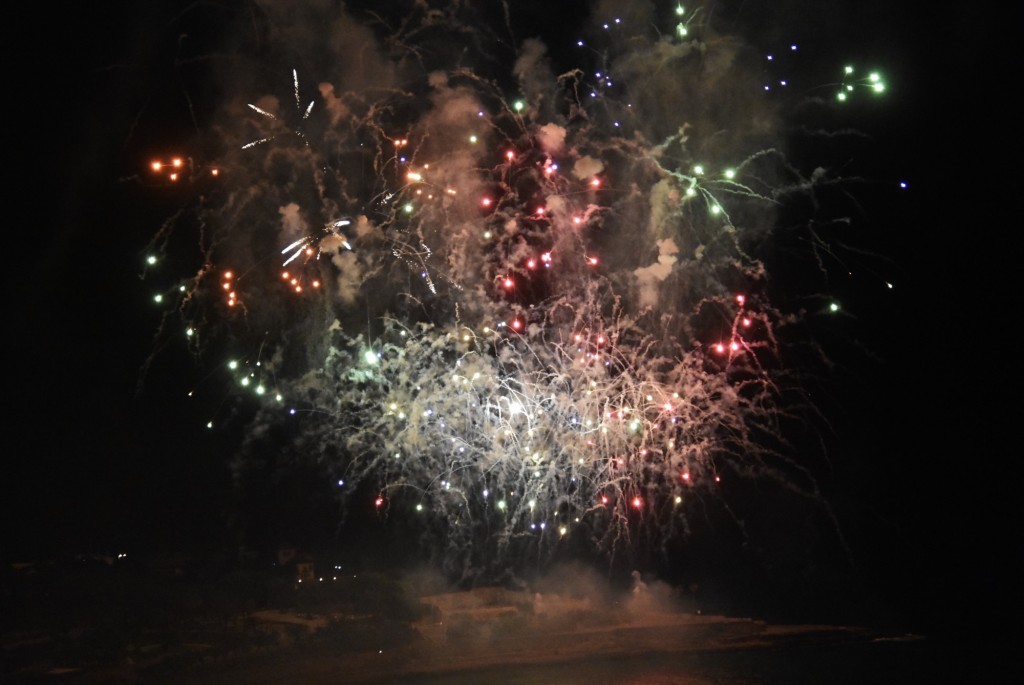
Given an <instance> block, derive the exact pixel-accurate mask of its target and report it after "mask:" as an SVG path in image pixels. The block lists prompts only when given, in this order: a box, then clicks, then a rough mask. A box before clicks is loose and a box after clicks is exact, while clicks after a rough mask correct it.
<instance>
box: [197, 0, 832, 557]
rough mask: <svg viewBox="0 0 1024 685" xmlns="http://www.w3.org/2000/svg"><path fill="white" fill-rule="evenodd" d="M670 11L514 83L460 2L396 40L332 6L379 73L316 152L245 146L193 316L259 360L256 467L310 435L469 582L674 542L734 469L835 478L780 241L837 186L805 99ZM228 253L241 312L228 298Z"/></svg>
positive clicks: (806, 488)
mask: <svg viewBox="0 0 1024 685" xmlns="http://www.w3.org/2000/svg"><path fill="white" fill-rule="evenodd" d="M669 10H670V11H668V12H667V13H666V17H665V21H666V22H668V23H667V29H668V30H666V31H651V30H650V28H649V26H648V25H647V24H646V23H644V22H639V23H638V22H636V21H632V20H627V19H624V18H618V17H610V18H608V20H607V22H605V23H603V24H601V26H602V28H601V29H599V30H598V31H597V32H596V34H595V37H594V39H593V40H587V41H584V40H580V41H579V43H578V45H579V46H580V47H581V48H583V47H585V48H588V50H584V51H581V53H580V55H581V57H580V60H581V66H580V68H579V69H574V70H569V71H565V70H561V73H560V75H558V74H556V70H555V69H554V68H553V66H552V65H551V63H550V61H549V59H548V57H547V56H546V50H545V47H544V46H543V45H542V44H541V43H540V42H539V41H536V40H527V41H524V42H523V43H522V45H521V46H520V47H519V49H518V50H517V51H516V53H515V54H514V55H509V56H508V62H509V63H510V64H511V66H512V69H511V70H510V71H511V74H512V76H513V78H512V80H511V81H509V80H508V79H507V78H506V82H507V83H508V85H505V86H498V85H496V84H497V83H498V82H499V81H498V80H497V79H495V78H492V75H491V74H488V73H484V71H482V68H481V70H476V69H473V68H471V67H470V66H468V64H469V62H468V61H466V60H464V59H462V58H461V57H460V61H457V62H455V63H451V62H447V61H446V60H447V58H448V57H449V55H448V51H446V50H445V49H443V48H444V46H446V45H448V43H446V42H445V39H443V38H442V39H440V40H439V36H438V32H439V31H441V29H442V27H447V28H448V29H451V30H454V29H453V27H456V28H457V29H458V30H459V31H463V32H466V33H467V34H469V35H476V34H475V29H474V28H472V27H473V22H472V17H466V16H463V15H462V14H460V12H463V10H452V11H451V12H450V13H447V14H444V17H443V20H442V17H441V16H440V15H438V14H436V13H423V14H417V13H414V14H413V15H411V16H410V17H408V18H407V19H406V21H405V22H404V23H403V27H402V28H401V29H400V30H399V31H398V32H397V33H395V34H393V35H391V36H390V37H389V41H390V42H389V43H388V44H390V45H392V46H396V45H397V46H402V47H403V50H400V51H399V54H394V55H388V54H386V51H385V50H384V49H383V47H382V45H381V44H380V43H379V42H378V40H377V37H376V36H374V35H373V34H372V33H371V31H370V29H369V28H366V27H365V26H362V25H360V24H359V23H358V22H356V21H354V20H353V19H351V18H350V17H346V16H342V17H322V18H321V19H322V20H323V21H324V22H326V24H325V25H331V26H334V27H335V29H336V30H338V31H342V30H343V31H345V32H347V35H348V38H349V40H348V41H346V42H345V45H346V49H345V50H342V51H339V50H340V49H339V47H338V46H336V45H334V44H331V45H324V44H322V43H321V42H320V41H318V40H312V41H311V44H310V45H309V48H310V49H311V50H315V49H316V48H317V46H319V47H320V48H322V49H323V50H324V55H327V56H335V57H337V58H338V59H339V60H342V62H340V63H345V62H344V60H346V59H348V58H350V57H351V56H352V55H354V54H356V51H357V50H359V51H360V52H359V54H360V55H361V56H362V58H363V59H365V60H368V61H367V62H366V63H365V64H364V65H363V66H364V68H365V69H366V70H369V71H371V72H372V73H373V74H374V75H375V78H374V79H373V80H372V81H371V80H368V79H366V78H365V77H364V76H362V75H361V73H359V74H357V73H354V72H350V71H346V70H345V69H342V70H341V75H340V76H337V75H332V74H329V73H325V74H324V75H323V76H324V78H336V81H334V82H331V83H328V82H325V83H322V84H321V85H320V86H319V93H320V97H321V99H322V101H323V107H322V108H321V109H318V110H317V111H318V112H322V116H323V117H324V119H325V120H324V121H323V122H319V124H318V125H319V126H321V127H322V129H323V131H324V133H323V136H322V139H318V140H317V141H316V145H315V147H316V148H317V154H316V156H315V157H314V155H313V153H312V152H311V151H310V145H309V143H310V141H309V139H308V137H307V134H306V133H304V132H302V131H299V130H296V134H297V135H299V136H300V137H301V138H302V139H303V140H304V142H305V145H304V146H301V147H299V148H295V147H291V148H288V147H284V146H275V145H272V144H269V143H271V142H272V140H273V137H265V138H262V139H260V140H256V141H252V142H250V143H247V144H244V145H237V146H235V148H234V149H235V150H236V152H235V153H234V154H235V155H236V157H237V159H234V160H233V162H234V163H233V165H232V167H233V168H237V169H238V170H239V171H238V173H236V174H233V176H232V183H233V184H234V186H233V187H234V190H233V191H231V192H228V193H226V194H225V195H224V197H222V198H220V199H219V200H218V201H217V202H210V203H208V204H207V205H206V206H204V207H203V208H202V210H201V215H202V224H203V226H204V227H206V230H207V231H209V232H210V233H211V235H210V236H208V237H207V239H206V240H205V242H203V243H202V244H201V247H202V263H203V268H202V269H201V270H200V272H199V274H198V275H197V276H196V277H195V278H193V279H192V280H191V281H190V284H191V285H190V289H189V295H188V296H187V297H186V298H184V300H183V301H182V306H181V307H180V308H179V311H180V313H181V315H182V317H183V318H184V319H185V321H186V325H187V326H188V329H189V330H190V331H191V330H200V329H202V330H204V331H205V333H204V335H205V337H206V338H216V339H218V340H220V341H221V343H222V344H221V345H219V346H217V347H216V348H215V349H218V350H223V349H225V348H228V349H232V350H234V352H233V353H232V356H231V359H232V366H231V367H230V368H228V369H227V371H228V373H229V374H230V375H231V376H232V377H233V378H234V380H235V382H236V383H237V387H238V388H239V389H240V391H239V396H240V397H244V398H247V399H246V401H247V402H250V403H252V406H254V407H255V410H254V416H253V419H252V423H251V424H249V427H248V429H247V431H246V436H245V439H244V441H243V442H244V444H243V445H242V447H241V449H240V450H239V453H238V456H237V465H238V471H239V472H240V473H244V472H245V470H246V464H247V463H248V462H249V460H251V459H253V458H254V457H253V455H254V454H256V453H258V452H259V451H261V450H264V449H266V443H267V440H268V439H269V438H268V436H269V435H271V434H278V435H285V436H287V437H285V438H279V444H275V446H274V449H275V450H277V452H278V453H280V454H282V455H289V456H288V457H287V458H285V457H282V459H285V460H287V459H292V460H295V461H302V462H306V463H310V464H315V465H316V468H318V469H319V471H320V472H321V473H322V479H323V482H324V484H325V485H327V484H331V486H332V487H333V489H334V491H335V492H336V494H337V495H338V496H339V497H340V498H341V499H342V500H343V501H344V503H345V510H346V511H350V510H351V509H352V508H361V509H363V510H369V511H374V512H376V513H377V514H378V515H379V516H381V517H386V518H387V519H388V520H389V521H395V522H396V525H408V526H411V527H413V528H415V529H417V530H419V531H421V533H422V541H423V542H424V544H425V545H426V546H427V547H428V548H429V549H432V550H434V551H436V552H439V556H440V557H442V558H443V559H444V562H445V564H446V566H447V568H448V569H449V570H450V571H452V572H453V574H454V575H456V576H459V577H479V576H482V575H489V576H494V575H499V574H500V573H501V572H502V569H505V568H507V567H508V566H509V565H513V566H514V565H515V564H517V563H522V562H523V560H525V559H538V558H548V557H550V555H551V554H552V553H554V552H555V551H556V550H558V549H560V548H561V547H564V546H566V545H570V544H586V545H592V546H595V547H597V548H599V549H603V550H616V549H622V548H624V547H630V546H636V545H645V546H651V547H658V546H661V545H663V544H664V543H665V541H666V540H668V539H670V538H672V537H673V536H675V535H677V534H679V533H680V532H682V531H684V530H686V529H687V528H688V526H689V525H690V522H689V518H688V516H689V514H688V512H691V511H692V506H693V505H694V503H699V502H701V501H702V500H704V499H706V498H708V497H710V496H712V495H713V496H716V497H717V496H721V497H722V498H725V499H727V498H728V487H729V483H730V482H732V481H736V480H737V479H749V478H766V477H767V478H773V479H776V480H778V481H780V482H786V483H787V484H788V485H789V486H790V487H791V488H792V489H793V491H794V492H801V493H803V494H807V495H811V496H814V495H815V494H816V489H815V486H814V482H813V479H812V478H811V477H810V473H811V469H809V467H808V466H807V464H806V463H805V455H799V454H798V453H797V451H796V450H795V449H794V448H793V447H792V446H791V445H790V444H789V434H788V430H789V428H790V427H791V426H792V425H794V424H803V423H804V422H805V421H807V420H808V418H809V417H810V416H812V415H813V413H814V411H813V408H810V407H808V406H806V405H805V404H804V403H803V399H802V398H803V396H804V394H803V393H802V391H801V390H800V388H801V383H803V381H804V379H805V378H806V374H807V373H808V372H810V371H813V369H811V368H809V367H810V366H812V365H813V364H812V363H804V362H806V361H807V360H806V359H804V360H801V359H800V355H798V354H795V353H794V352H793V351H792V348H793V346H794V343H793V342H792V341H793V340H796V343H795V345H798V346H802V347H801V349H814V343H813V341H812V340H800V339H799V335H800V333H799V332H801V331H805V330H806V329H805V328H804V327H802V325H801V324H802V316H801V309H800V308H799V307H792V306H791V305H790V303H789V302H788V301H785V300H784V301H782V302H774V301H773V297H774V296H773V294H772V288H770V285H771V278H770V274H769V271H768V267H767V266H766V262H765V260H764V257H763V255H764V254H765V252H766V250H768V249H770V245H771V241H772V240H773V236H774V235H775V231H776V230H777V228H778V227H777V225H776V223H777V222H776V220H777V215H778V210H779V209H780V208H781V207H784V206H785V203H786V202H787V201H788V199H789V198H792V197H798V196H799V197H805V196H807V195H813V193H814V191H815V187H816V181H817V177H815V176H805V175H803V174H801V173H800V172H799V171H798V170H797V169H796V168H794V167H793V166H792V165H791V164H790V163H788V162H787V161H786V159H785V157H784V155H783V154H782V153H781V152H780V151H779V147H778V146H777V145H776V143H777V142H779V141H778V140H777V139H778V137H779V130H780V119H781V117H782V116H783V113H782V111H781V109H780V106H779V105H778V104H777V103H775V104H772V103H766V101H765V100H764V88H763V81H762V77H761V76H760V75H759V74H758V73H757V69H756V67H753V66H748V61H747V60H745V55H744V53H743V50H742V48H741V47H739V46H738V43H737V42H736V41H726V40H722V39H721V38H720V37H718V36H716V35H715V34H714V32H713V31H712V30H711V28H710V27H708V26H707V25H706V24H704V23H703V22H702V20H701V19H700V17H701V16H702V15H701V14H700V13H699V12H695V13H687V14H685V15H683V11H682V8H678V9H676V7H675V6H674V5H673V6H671V7H669ZM680 17H685V18H684V19H681V18H680ZM277 20H278V21H280V22H285V21H286V19H285V17H284V16H283V15H282V16H281V17H277ZM673 27H674V28H673ZM428 46H429V47H430V48H433V49H427V47H428ZM460 54H461V53H460ZM594 55H597V56H599V59H598V60H597V61H598V62H599V65H598V68H596V69H595V68H594V67H593V65H591V64H588V62H590V61H594V59H595V58H594ZM321 56H323V55H321ZM371 62H372V63H371ZM488 63H489V62H488V61H487V60H486V59H481V61H480V64H488ZM749 64H750V65H753V64H755V60H750V62H749ZM488 68H489V67H488ZM293 74H295V72H293ZM505 77H507V74H506V75H504V76H503V78H505ZM294 81H295V102H296V107H297V109H298V111H299V113H300V115H301V119H302V121H303V122H305V121H306V120H307V119H308V118H309V117H310V114H311V112H312V111H313V104H314V103H313V102H311V103H310V104H309V105H308V106H307V107H305V108H302V107H301V104H300V99H299V90H298V77H297V75H295V76H294ZM249 107H250V108H251V109H253V110H254V111H256V112H258V113H259V114H261V115H263V116H264V117H265V118H268V119H271V120H274V121H275V122H276V121H278V120H277V117H275V116H274V115H272V114H270V113H269V112H267V111H265V110H263V109H261V108H258V107H255V106H253V105H249ZM222 128H223V130H230V126H224V127H222ZM337 216H349V217H351V218H348V219H342V220H338V219H336V218H331V217H337ZM311 226H313V227H315V226H320V227H321V228H318V229H313V230H311V229H310V227H311ZM342 228H344V233H342V232H341V229H342ZM281 244H286V245H287V246H286V247H285V248H284V249H280V248H279V247H277V246H279V245H281ZM820 244H821V243H819V242H815V243H814V245H816V246H820ZM280 255H284V256H285V258H284V265H289V264H292V265H293V266H295V267H299V266H301V268H303V269H312V270H313V271H314V272H315V273H314V277H315V279H316V283H317V284H318V285H319V284H323V287H322V288H319V290H318V293H319V294H318V296H317V299H316V300H315V302H316V304H313V305H308V306H297V305H296V303H295V300H294V298H285V297H284V296H283V295H282V294H281V293H280V292H279V291H278V290H275V286H273V285H271V283H276V282H277V281H278V278H277V273H278V270H279V269H280V266H281V265H280V264H279V263H277V262H279V261H280V259H279V256H280ZM304 255H305V256H306V257H307V259H306V260H302V261H301V262H300V261H299V258H300V257H302V256H304ZM227 268H230V269H232V270H233V272H234V273H237V274H243V275H244V278H245V281H246V282H245V286H246V287H245V288H244V290H243V292H244V293H245V294H244V300H245V302H246V307H245V309H244V316H242V317H240V316H238V315H237V310H238V307H234V306H232V307H231V308H230V309H231V311H227V310H225V309H224V307H223V302H222V300H223V295H222V294H218V298H219V299H218V298H212V297H205V294H207V293H208V292H211V291H214V290H216V288H215V287H212V281H213V274H215V273H218V269H220V270H221V272H222V271H223V270H224V269H227ZM290 277H291V274H290V273H289V278H290ZM240 280H241V278H240V277H239V278H235V279H234V280H233V281H231V286H230V287H231V289H232V293H234V292H235V290H234V289H235V288H236V287H237V286H238V283H239V281H240ZM206 285H210V286H211V287H205V286H206ZM775 292H776V293H777V292H779V289H775ZM800 295H801V296H803V295H805V294H804V293H800ZM238 297H241V296H238ZM790 330H792V331H794V332H792V333H791V332H789V331H790ZM254 333H256V334H255V335H254ZM238 360H250V361H241V362H240V361H238ZM811 361H812V362H813V361H814V360H813V357H811ZM794 362H795V363H794ZM253 389H256V392H252V391H253ZM794 398H796V399H794ZM211 425H212V424H211ZM397 522H401V524H398V523H397Z"/></svg>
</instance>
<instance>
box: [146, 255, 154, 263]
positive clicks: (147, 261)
mask: <svg viewBox="0 0 1024 685" xmlns="http://www.w3.org/2000/svg"><path fill="white" fill-rule="evenodd" d="M146 264H156V257H154V256H153V255H149V256H148V257H146Z"/></svg>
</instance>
